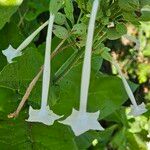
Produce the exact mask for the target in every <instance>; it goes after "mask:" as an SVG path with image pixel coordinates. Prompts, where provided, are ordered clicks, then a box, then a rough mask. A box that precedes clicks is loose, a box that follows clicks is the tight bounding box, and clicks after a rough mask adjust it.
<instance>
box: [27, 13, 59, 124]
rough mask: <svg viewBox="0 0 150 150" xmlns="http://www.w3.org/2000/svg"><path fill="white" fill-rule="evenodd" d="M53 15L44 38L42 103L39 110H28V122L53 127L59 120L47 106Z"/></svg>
mask: <svg viewBox="0 0 150 150" xmlns="http://www.w3.org/2000/svg"><path fill="white" fill-rule="evenodd" d="M54 18H55V17H54V15H53V14H51V15H50V19H49V25H48V31H47V38H46V50H45V60H44V71H43V82H42V101H41V109H40V110H34V109H33V108H32V107H31V106H30V108H29V118H28V120H27V121H29V122H41V123H43V124H46V125H53V123H54V121H55V120H57V119H59V118H61V116H58V115H56V114H54V113H53V111H52V110H50V108H49V106H47V100H48V93H49V84H50V67H51V65H50V54H51V41H52V28H53V23H54Z"/></svg>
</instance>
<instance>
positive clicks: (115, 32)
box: [107, 23, 127, 40]
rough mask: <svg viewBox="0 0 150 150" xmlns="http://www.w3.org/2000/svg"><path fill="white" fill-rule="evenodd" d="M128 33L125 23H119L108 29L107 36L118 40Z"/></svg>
mask: <svg viewBox="0 0 150 150" xmlns="http://www.w3.org/2000/svg"><path fill="white" fill-rule="evenodd" d="M126 33H127V28H126V26H125V25H124V24H123V23H118V24H117V25H116V27H115V28H109V29H108V30H107V38H108V39H110V40H116V39H118V38H120V37H121V36H122V35H124V34H126Z"/></svg>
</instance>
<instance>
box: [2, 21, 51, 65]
mask: <svg viewBox="0 0 150 150" xmlns="http://www.w3.org/2000/svg"><path fill="white" fill-rule="evenodd" d="M47 25H48V21H46V22H45V23H44V24H42V25H41V26H40V27H39V28H38V29H36V30H35V31H34V32H33V33H32V34H31V35H30V36H29V37H27V38H26V39H25V40H24V41H23V42H22V43H21V44H20V46H19V47H18V48H17V49H15V48H13V47H12V46H11V45H9V47H8V48H7V49H5V50H3V51H2V53H3V55H5V56H6V58H7V61H8V63H12V62H13V59H14V58H16V57H18V56H21V55H22V50H23V49H24V48H26V47H27V46H28V45H29V44H30V43H31V42H32V40H33V39H34V38H35V37H36V35H37V34H38V33H39V32H40V31H41V30H42V29H43V28H45V27H46V26H47Z"/></svg>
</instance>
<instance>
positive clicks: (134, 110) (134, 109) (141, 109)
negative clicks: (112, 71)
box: [112, 60, 147, 117]
mask: <svg viewBox="0 0 150 150" xmlns="http://www.w3.org/2000/svg"><path fill="white" fill-rule="evenodd" d="M112 63H113V65H114V66H115V67H116V69H117V70H118V73H119V75H120V76H121V79H122V82H123V84H124V87H125V90H126V92H127V94H128V96H129V98H130V100H131V103H132V105H131V112H130V113H129V115H133V116H134V117H136V116H139V115H141V114H143V113H145V112H146V111H147V109H146V108H145V104H144V103H141V104H140V105H138V104H137V103H136V100H135V97H134V95H133V93H132V91H131V88H130V87H129V84H128V82H127V81H126V79H125V77H124V75H123V73H122V71H121V69H120V67H119V65H118V64H117V62H116V61H115V60H113V61H112Z"/></svg>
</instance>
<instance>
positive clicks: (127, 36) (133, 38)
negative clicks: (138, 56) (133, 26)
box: [122, 34, 141, 50]
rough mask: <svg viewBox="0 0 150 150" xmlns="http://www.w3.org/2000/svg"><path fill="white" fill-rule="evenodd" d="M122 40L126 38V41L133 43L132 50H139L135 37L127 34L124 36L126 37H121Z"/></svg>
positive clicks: (138, 43) (138, 42)
mask: <svg viewBox="0 0 150 150" xmlns="http://www.w3.org/2000/svg"><path fill="white" fill-rule="evenodd" d="M122 37H123V38H126V39H128V40H130V41H132V42H134V43H135V46H134V48H133V49H135V50H140V45H141V44H140V41H139V40H138V39H136V38H135V37H133V36H131V35H128V34H126V35H123V36H122Z"/></svg>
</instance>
